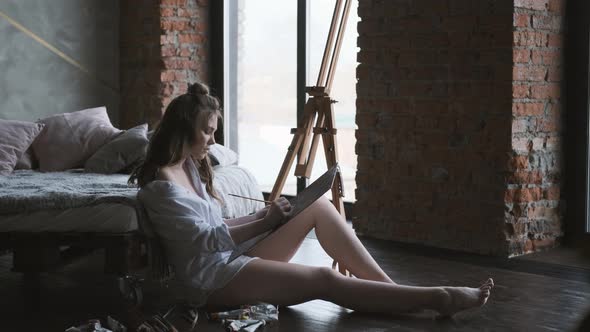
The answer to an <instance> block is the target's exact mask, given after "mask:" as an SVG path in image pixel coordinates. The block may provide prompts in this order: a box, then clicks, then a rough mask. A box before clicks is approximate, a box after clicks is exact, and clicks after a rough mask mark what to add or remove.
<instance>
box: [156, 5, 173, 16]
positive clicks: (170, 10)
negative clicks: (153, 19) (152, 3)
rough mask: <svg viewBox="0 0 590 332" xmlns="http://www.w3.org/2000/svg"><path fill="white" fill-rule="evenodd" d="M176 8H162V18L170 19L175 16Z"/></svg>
mask: <svg viewBox="0 0 590 332" xmlns="http://www.w3.org/2000/svg"><path fill="white" fill-rule="evenodd" d="M174 15H175V14H174V8H169V7H167V8H160V16H162V17H170V16H174Z"/></svg>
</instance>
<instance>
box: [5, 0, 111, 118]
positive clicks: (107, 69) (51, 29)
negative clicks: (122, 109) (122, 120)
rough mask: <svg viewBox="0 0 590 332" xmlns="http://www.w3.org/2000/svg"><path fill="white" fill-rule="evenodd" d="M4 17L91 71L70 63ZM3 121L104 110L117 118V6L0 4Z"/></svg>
mask: <svg viewBox="0 0 590 332" xmlns="http://www.w3.org/2000/svg"><path fill="white" fill-rule="evenodd" d="M2 14H4V15H6V16H8V17H10V18H11V19H13V20H14V21H16V22H18V23H19V24H21V25H22V26H23V27H24V28H26V29H28V30H30V32H31V33H33V34H35V35H37V36H38V37H40V38H41V39H42V40H44V41H45V42H47V43H48V44H50V45H51V46H53V47H55V48H56V49H58V50H59V51H61V52H63V53H64V54H65V55H67V56H68V57H70V58H72V59H73V60H75V61H76V62H77V63H79V64H80V65H81V66H82V67H84V68H86V69H87V70H88V72H89V73H88V74H86V73H84V72H83V71H82V70H80V69H79V68H77V67H76V66H74V65H72V64H70V63H68V62H67V61H65V60H64V59H62V58H61V57H60V56H58V55H56V54H55V53H54V52H52V51H50V50H49V49H48V48H46V47H44V46H43V45H42V43H40V42H38V41H36V40H35V39H33V38H32V37H31V36H29V35H28V34H27V33H25V32H23V31H21V30H19V29H18V28H16V27H15V26H14V24H11V23H10V21H9V20H8V19H6V18H5V17H4V16H3V15H2ZM0 73H1V75H0V118H1V119H15V120H26V121H34V120H36V119H38V118H41V117H45V116H48V115H51V114H57V113H64V112H72V111H76V110H80V109H83V108H87V107H94V106H101V105H106V106H107V109H108V111H109V115H110V117H111V121H112V122H113V124H115V125H117V123H118V118H119V3H118V1H117V0H84V1H80V0H51V1H47V0H2V1H0Z"/></svg>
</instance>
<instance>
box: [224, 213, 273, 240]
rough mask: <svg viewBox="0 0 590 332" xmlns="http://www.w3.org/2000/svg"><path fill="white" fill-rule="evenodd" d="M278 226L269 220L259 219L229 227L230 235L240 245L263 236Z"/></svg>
mask: <svg viewBox="0 0 590 332" xmlns="http://www.w3.org/2000/svg"><path fill="white" fill-rule="evenodd" d="M276 226H277V223H276V221H273V220H270V219H268V218H262V219H257V220H254V221H251V222H247V223H243V224H240V225H236V226H229V227H228V229H229V235H230V236H231V238H232V240H233V241H234V243H235V244H240V243H242V242H244V241H246V240H249V239H251V238H253V237H255V236H256V235H258V234H262V233H264V232H266V231H269V230H271V229H273V228H275V227H276Z"/></svg>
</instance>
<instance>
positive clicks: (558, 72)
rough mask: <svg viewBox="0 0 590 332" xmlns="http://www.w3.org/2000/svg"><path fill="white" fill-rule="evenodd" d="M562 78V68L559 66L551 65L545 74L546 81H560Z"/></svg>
mask: <svg viewBox="0 0 590 332" xmlns="http://www.w3.org/2000/svg"><path fill="white" fill-rule="evenodd" d="M562 79H563V70H562V69H561V67H551V68H549V73H548V74H547V82H561V80H562Z"/></svg>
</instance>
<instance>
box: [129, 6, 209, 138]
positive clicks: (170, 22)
mask: <svg viewBox="0 0 590 332" xmlns="http://www.w3.org/2000/svg"><path fill="white" fill-rule="evenodd" d="M120 6H121V33H120V35H121V42H120V47H121V72H120V75H121V124H122V126H123V127H126V128H128V127H131V126H134V125H137V124H140V123H144V122H148V123H150V125H152V126H153V125H154V124H155V123H157V121H158V120H159V119H160V116H161V114H162V112H163V111H164V110H165V108H166V106H167V105H168V103H169V101H170V100H171V99H172V98H174V97H175V96H177V95H179V94H181V93H184V92H185V91H186V88H187V83H188V82H195V81H201V82H205V83H207V81H208V71H207V69H208V59H207V54H208V42H207V40H208V39H207V35H208V28H207V27H208V22H207V20H208V6H209V3H208V1H206V0H140V1H135V0H133V1H132V0H123V1H121V2H120ZM139 8H141V10H140V9H139Z"/></svg>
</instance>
